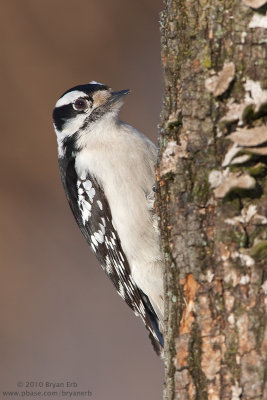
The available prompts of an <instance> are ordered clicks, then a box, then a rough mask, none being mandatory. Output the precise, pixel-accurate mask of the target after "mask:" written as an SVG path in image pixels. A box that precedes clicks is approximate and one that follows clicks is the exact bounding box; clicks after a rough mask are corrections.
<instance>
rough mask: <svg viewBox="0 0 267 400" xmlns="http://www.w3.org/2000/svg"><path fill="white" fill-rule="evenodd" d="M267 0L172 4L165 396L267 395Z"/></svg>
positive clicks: (165, 152) (164, 224)
mask: <svg viewBox="0 0 267 400" xmlns="http://www.w3.org/2000/svg"><path fill="white" fill-rule="evenodd" d="M265 3H266V1H263V0H243V1H241V0H240V1H237V0H224V1H221V0H205V1H204V0H203V1H202V0H198V1H195V0H165V9H164V11H163V12H162V14H161V34H162V63H163V68H164V77H165V99H164V106H163V111H162V122H161V131H160V159H159V162H158V166H157V181H158V189H157V208H158V213H159V215H160V225H161V226H160V228H161V232H162V246H163V251H164V254H165V258H166V273H165V292H166V335H165V342H166V345H165V346H166V347H165V348H166V350H165V355H166V361H165V366H166V384H165V399H166V400H167V399H168V400H172V399H199V400H200V399H211V400H217V399H233V400H237V399H240V398H242V399H267V387H266V378H267V366H266V354H267V330H266V303H267V299H266V294H267V274H266V264H267V233H266V227H267V218H266V215H267V180H266V171H267V128H266V122H267V17H266V8H267V5H266V4H265Z"/></svg>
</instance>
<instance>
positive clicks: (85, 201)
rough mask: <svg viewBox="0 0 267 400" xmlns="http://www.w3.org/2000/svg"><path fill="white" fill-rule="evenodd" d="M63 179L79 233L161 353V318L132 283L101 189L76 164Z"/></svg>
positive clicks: (70, 165)
mask: <svg viewBox="0 0 267 400" xmlns="http://www.w3.org/2000/svg"><path fill="white" fill-rule="evenodd" d="M63 178H64V179H65V182H63V185H64V188H65V190H66V194H67V198H68V201H69V203H70V207H71V210H72V212H73V215H74V217H75V219H76V221H77V223H78V225H79V227H80V230H81V231H82V233H83V235H84V237H85V238H86V240H87V242H88V244H89V245H90V247H91V249H92V250H93V252H94V253H95V255H96V257H97V258H98V260H99V262H100V264H101V266H102V268H103V269H104V271H105V272H106V274H107V275H108V276H109V278H110V279H111V280H112V282H113V284H114V286H115V287H116V289H117V292H118V293H119V295H120V296H121V297H122V298H123V299H124V300H125V302H126V303H127V304H128V305H129V306H130V307H131V308H132V310H133V311H134V312H135V314H136V315H140V316H141V318H142V320H143V321H144V323H145V325H146V327H147V329H148V330H149V332H150V338H151V340H152V343H153V345H154V348H155V347H156V348H155V350H156V351H157V350H158V352H159V351H160V346H159V344H160V345H161V346H163V339H162V335H161V333H160V331H159V328H158V318H157V316H156V313H155V312H154V310H153V308H152V306H151V304H150V301H149V299H148V298H147V296H146V295H145V294H144V293H143V292H142V291H141V290H140V289H139V288H138V287H137V286H136V284H135V282H134V281H133V279H132V275H131V271H130V267H129V263H128V261H127V258H126V255H125V253H124V251H123V249H122V246H121V242H120V239H119V236H118V233H117V231H116V229H115V228H114V226H113V223H112V215H111V211H110V207H109V204H108V201H107V198H106V196H105V194H104V191H103V189H102V187H101V185H100V184H99V183H98V181H97V180H96V179H95V178H94V177H93V176H91V175H90V174H89V173H87V175H86V176H84V177H83V178H84V179H79V178H78V177H77V173H76V170H75V165H74V160H72V161H70V162H69V163H68V166H67V168H66V174H65V176H64V177H63ZM125 223H127V221H126V222H125Z"/></svg>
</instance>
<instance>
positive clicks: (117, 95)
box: [108, 89, 130, 103]
mask: <svg viewBox="0 0 267 400" xmlns="http://www.w3.org/2000/svg"><path fill="white" fill-rule="evenodd" d="M128 93H130V90H129V89H124V90H120V91H119V92H111V97H110V98H109V100H108V102H109V103H116V102H117V101H120V100H122V98H123V97H124V96H126V94H128Z"/></svg>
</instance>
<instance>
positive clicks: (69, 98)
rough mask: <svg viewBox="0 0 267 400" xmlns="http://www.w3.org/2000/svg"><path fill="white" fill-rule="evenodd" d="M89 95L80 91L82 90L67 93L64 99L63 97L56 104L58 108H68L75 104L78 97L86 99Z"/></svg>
mask: <svg viewBox="0 0 267 400" xmlns="http://www.w3.org/2000/svg"><path fill="white" fill-rule="evenodd" d="M86 96H87V94H86V93H84V92H82V91H80V90H74V91H73V92H69V93H66V94H65V95H64V96H63V97H61V98H60V99H59V100H58V101H57V102H56V106H55V107H56V108H57V107H62V106H66V105H67V104H70V103H73V102H74V101H75V100H76V99H78V97H86Z"/></svg>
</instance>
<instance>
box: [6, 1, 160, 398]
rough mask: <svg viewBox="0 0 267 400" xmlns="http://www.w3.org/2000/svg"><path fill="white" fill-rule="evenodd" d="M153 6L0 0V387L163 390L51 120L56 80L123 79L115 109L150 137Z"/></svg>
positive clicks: (155, 43) (154, 105) (59, 89)
mask: <svg viewBox="0 0 267 400" xmlns="http://www.w3.org/2000/svg"><path fill="white" fill-rule="evenodd" d="M162 7H163V5H162V2H161V1H160V0H142V1H141V0H140V1H125V0H112V1H111V0H79V1H69V0H46V1H41V0H10V1H2V2H1V5H0V9H1V10H0V11H1V12H0V32H1V63H0V68H1V95H0V99H1V100H0V101H1V111H2V113H1V146H0V151H1V156H0V162H1V170H0V171H1V185H0V188H1V191H0V196H1V242H0V243H1V249H0V257H1V279H0V282H1V283H0V285H1V286H0V304H1V307H0V317H1V319H0V322H1V331H0V360H1V370H0V387H1V392H2V390H16V389H17V382H20V381H21V382H25V381H50V382H62V381H66V380H69V381H75V382H77V384H78V388H77V389H78V390H90V391H92V393H93V396H92V398H93V399H94V400H103V399H109V400H113V399H114V400H115V399H116V400H118V399H127V400H136V399H146V400H150V399H151V400H152V399H153V400H157V399H161V398H162V385H163V365H162V362H161V361H160V359H158V358H157V356H156V355H155V354H154V352H153V349H152V346H151V345H150V342H149V339H148V332H147V331H146V329H145V327H144V326H143V324H142V322H141V320H140V319H139V318H136V317H135V316H134V314H133V313H132V311H131V310H130V309H129V308H128V307H127V306H126V305H125V304H124V302H123V301H122V300H121V298H120V297H119V296H118V295H117V294H116V292H115V290H114V289H113V286H112V284H111V283H110V282H109V280H108V278H106V276H105V275H104V273H103V271H102V270H101V268H100V265H99V264H98V263H97V262H96V260H95V259H94V257H93V256H92V255H91V253H90V251H89V248H88V246H87V244H86V242H85V240H84V239H83V237H82V235H81V233H80V232H79V229H78V227H77V226H76V223H75V221H74V218H73V217H72V215H71V212H70V210H69V207H68V204H67V201H66V199H65V195H64V193H63V189H62V187H61V182H60V178H59V172H58V165H57V145H56V138H55V134H54V131H53V126H52V120H51V113H52V109H53V107H54V104H55V103H56V100H57V99H58V97H59V96H60V95H61V94H62V93H63V92H64V91H65V90H67V89H69V88H70V87H72V86H75V85H77V84H80V83H87V82H89V81H91V80H96V81H99V82H102V83H105V84H108V85H110V86H111V87H112V88H113V89H115V90H120V89H126V88H130V89H132V93H131V95H130V96H128V97H127V99H126V103H125V105H124V108H123V110H122V113H121V118H122V119H123V120H125V121H127V122H128V123H130V124H132V125H133V126H135V127H136V128H137V129H139V130H141V131H142V132H143V133H145V134H146V135H148V136H149V137H150V138H151V139H152V140H153V141H154V142H155V143H156V141H157V123H158V122H159V114H160V109H161V100H162V87H163V79H162V74H161V65H160V35H159V23H158V19H159V16H158V14H159V11H160V10H161V8H162ZM0 398H2V394H1V393H0ZM50 398H51V399H52V398H53V397H50ZM83 399H84V397H83Z"/></svg>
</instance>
